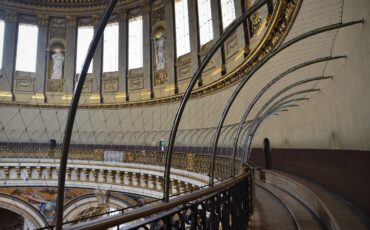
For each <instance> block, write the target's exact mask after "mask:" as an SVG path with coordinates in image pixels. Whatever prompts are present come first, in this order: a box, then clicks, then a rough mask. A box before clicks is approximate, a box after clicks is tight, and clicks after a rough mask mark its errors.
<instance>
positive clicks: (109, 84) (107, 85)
mask: <svg viewBox="0 0 370 230" xmlns="http://www.w3.org/2000/svg"><path fill="white" fill-rule="evenodd" d="M117 91H118V79H112V80H104V81H103V92H104V93H109V92H117Z"/></svg>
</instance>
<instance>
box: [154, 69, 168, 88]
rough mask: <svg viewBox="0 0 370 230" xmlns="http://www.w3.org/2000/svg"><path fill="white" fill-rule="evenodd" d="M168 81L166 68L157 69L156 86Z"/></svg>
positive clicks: (155, 75)
mask: <svg viewBox="0 0 370 230" xmlns="http://www.w3.org/2000/svg"><path fill="white" fill-rule="evenodd" d="M167 82H168V78H167V72H166V70H159V71H156V72H155V74H154V86H160V85H164V84H166V83H167Z"/></svg>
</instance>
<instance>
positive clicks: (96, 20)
mask: <svg viewBox="0 0 370 230" xmlns="http://www.w3.org/2000/svg"><path fill="white" fill-rule="evenodd" d="M99 22H100V16H99V15H97V14H93V15H92V17H91V23H92V25H93V26H97V25H98V24H99Z"/></svg>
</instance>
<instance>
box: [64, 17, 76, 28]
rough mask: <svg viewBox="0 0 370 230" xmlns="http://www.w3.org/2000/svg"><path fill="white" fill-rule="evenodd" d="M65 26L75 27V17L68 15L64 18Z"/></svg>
mask: <svg viewBox="0 0 370 230" xmlns="http://www.w3.org/2000/svg"><path fill="white" fill-rule="evenodd" d="M66 21H67V26H76V25H77V17H76V16H74V15H69V16H67V17H66Z"/></svg>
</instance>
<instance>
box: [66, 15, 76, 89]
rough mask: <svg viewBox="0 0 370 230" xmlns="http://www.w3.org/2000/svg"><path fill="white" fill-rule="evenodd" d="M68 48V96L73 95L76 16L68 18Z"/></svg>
mask: <svg viewBox="0 0 370 230" xmlns="http://www.w3.org/2000/svg"><path fill="white" fill-rule="evenodd" d="M66 46H67V47H66V52H65V59H64V92H65V93H66V94H72V93H73V82H74V79H75V71H76V53H77V19H76V17H75V16H68V17H67V28H66Z"/></svg>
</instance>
